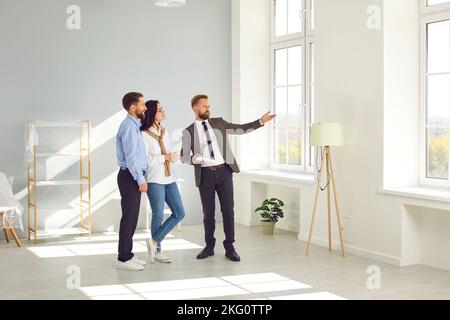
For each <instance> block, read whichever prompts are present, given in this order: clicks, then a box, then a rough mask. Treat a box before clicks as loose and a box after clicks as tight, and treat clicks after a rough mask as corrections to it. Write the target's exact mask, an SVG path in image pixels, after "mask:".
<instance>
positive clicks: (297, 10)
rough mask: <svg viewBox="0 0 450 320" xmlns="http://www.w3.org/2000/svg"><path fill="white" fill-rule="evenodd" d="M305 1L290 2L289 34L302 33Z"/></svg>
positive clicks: (294, 0) (293, 0)
mask: <svg viewBox="0 0 450 320" xmlns="http://www.w3.org/2000/svg"><path fill="white" fill-rule="evenodd" d="M302 3H303V0H289V2H288V34H291V33H298V32H302V9H303V4H302Z"/></svg>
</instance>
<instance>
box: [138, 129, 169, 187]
mask: <svg viewBox="0 0 450 320" xmlns="http://www.w3.org/2000/svg"><path fill="white" fill-rule="evenodd" d="M150 130H151V131H152V132H153V133H155V134H156V135H158V136H159V135H160V132H159V131H158V130H157V129H155V128H154V127H151V128H150ZM142 137H143V139H144V145H145V150H146V155H147V161H148V172H147V176H146V180H147V183H158V184H171V183H173V182H175V181H176V177H175V175H174V172H173V167H174V166H173V163H171V164H170V176H169V177H166V168H165V166H164V162H165V158H164V156H163V155H162V154H161V147H160V146H159V142H158V141H157V140H156V139H155V138H153V137H151V136H150V135H149V134H148V133H146V132H142ZM163 142H164V146H165V147H166V151H167V152H168V153H170V152H172V143H171V141H170V138H169V132H168V131H167V129H166V133H165V135H164V139H163Z"/></svg>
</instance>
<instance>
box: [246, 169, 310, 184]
mask: <svg viewBox="0 0 450 320" xmlns="http://www.w3.org/2000/svg"><path fill="white" fill-rule="evenodd" d="M240 175H242V176H246V177H251V178H263V179H273V180H279V181H284V182H294V183H299V184H314V183H315V181H316V179H315V175H314V174H308V173H298V172H288V171H279V170H273V169H263V170H247V171H242V172H241V173H240Z"/></svg>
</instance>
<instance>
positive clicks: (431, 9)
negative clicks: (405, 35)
mask: <svg viewBox="0 0 450 320" xmlns="http://www.w3.org/2000/svg"><path fill="white" fill-rule="evenodd" d="M445 10H450V2H448V3H441V4H435V5H431V6H428V5H427V0H420V14H421V15H422V16H423V15H426V14H432V13H436V12H442V11H445Z"/></svg>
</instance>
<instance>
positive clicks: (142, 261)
mask: <svg viewBox="0 0 450 320" xmlns="http://www.w3.org/2000/svg"><path fill="white" fill-rule="evenodd" d="M131 261H132V262H134V263H135V264H138V265H140V266H145V265H146V264H147V262H146V261H144V260H141V259H139V258H138V257H136V256H134V257H133V258H131Z"/></svg>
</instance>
